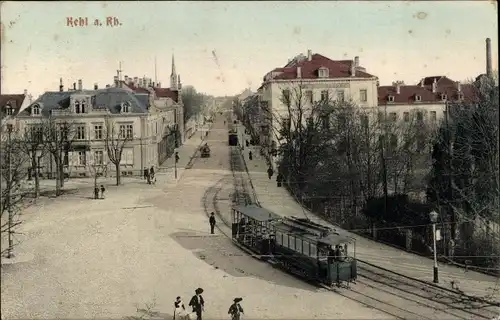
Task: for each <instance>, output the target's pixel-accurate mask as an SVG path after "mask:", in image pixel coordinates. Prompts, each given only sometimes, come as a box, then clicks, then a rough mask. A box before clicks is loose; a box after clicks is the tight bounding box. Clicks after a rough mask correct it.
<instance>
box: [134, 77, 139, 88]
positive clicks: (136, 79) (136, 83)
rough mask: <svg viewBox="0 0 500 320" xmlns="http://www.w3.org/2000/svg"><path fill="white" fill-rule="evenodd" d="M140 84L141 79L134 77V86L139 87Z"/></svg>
mask: <svg viewBox="0 0 500 320" xmlns="http://www.w3.org/2000/svg"><path fill="white" fill-rule="evenodd" d="M138 84H139V78H138V77H134V86H137V85H138Z"/></svg>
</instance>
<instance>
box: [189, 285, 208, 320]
mask: <svg viewBox="0 0 500 320" xmlns="http://www.w3.org/2000/svg"><path fill="white" fill-rule="evenodd" d="M194 293H195V295H194V296H193V297H192V298H191V300H190V301H189V306H190V307H192V308H193V312H195V313H196V320H202V319H201V313H202V311H203V310H204V308H205V300H203V297H202V296H201V294H202V293H203V289H202V288H198V289H196V290H195V291H194Z"/></svg>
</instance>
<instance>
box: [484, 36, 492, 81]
mask: <svg viewBox="0 0 500 320" xmlns="http://www.w3.org/2000/svg"><path fill="white" fill-rule="evenodd" d="M486 76H488V77H489V78H491V77H492V76H493V70H492V67H491V39H490V38H486Z"/></svg>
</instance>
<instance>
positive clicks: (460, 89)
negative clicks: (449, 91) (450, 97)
mask: <svg viewBox="0 0 500 320" xmlns="http://www.w3.org/2000/svg"><path fill="white" fill-rule="evenodd" d="M457 91H458V92H461V91H462V85H461V84H460V81H457Z"/></svg>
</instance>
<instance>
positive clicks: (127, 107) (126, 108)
mask: <svg viewBox="0 0 500 320" xmlns="http://www.w3.org/2000/svg"><path fill="white" fill-rule="evenodd" d="M130 109H131V108H130V102H128V101H127V102H123V103H122V110H121V111H122V113H129V112H130Z"/></svg>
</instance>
